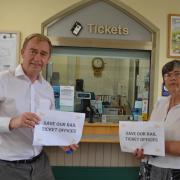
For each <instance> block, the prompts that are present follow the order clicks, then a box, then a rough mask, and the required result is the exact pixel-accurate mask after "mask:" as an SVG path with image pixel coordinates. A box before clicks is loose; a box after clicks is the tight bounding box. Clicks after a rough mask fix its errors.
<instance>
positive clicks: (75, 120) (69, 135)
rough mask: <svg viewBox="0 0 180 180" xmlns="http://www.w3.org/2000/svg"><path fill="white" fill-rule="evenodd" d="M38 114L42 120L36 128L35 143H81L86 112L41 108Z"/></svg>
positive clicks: (59, 144)
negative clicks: (44, 109)
mask: <svg viewBox="0 0 180 180" xmlns="http://www.w3.org/2000/svg"><path fill="white" fill-rule="evenodd" d="M38 115H39V116H40V117H41V119H42V120H41V123H40V124H39V125H36V126H35V128H34V139H33V145H44V146H68V145H71V144H78V143H79V141H80V139H81V136H82V131H83V126H84V120H85V114H84V113H74V112H61V111H55V110H52V111H50V110H49V111H43V110H39V111H38Z"/></svg>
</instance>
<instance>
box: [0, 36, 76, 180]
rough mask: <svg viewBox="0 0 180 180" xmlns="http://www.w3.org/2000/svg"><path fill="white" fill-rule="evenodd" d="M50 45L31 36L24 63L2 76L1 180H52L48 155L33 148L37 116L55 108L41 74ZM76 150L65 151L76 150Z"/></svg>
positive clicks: (48, 86) (48, 55) (46, 83)
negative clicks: (38, 111)
mask: <svg viewBox="0 0 180 180" xmlns="http://www.w3.org/2000/svg"><path fill="white" fill-rule="evenodd" d="M51 48H52V45H51V42H50V40H49V39H48V38H47V37H46V36H44V35H41V34H31V35H30V36H28V37H27V38H26V39H25V41H24V43H23V46H22V49H21V55H22V59H23V62H22V64H20V65H19V66H18V67H17V68H16V69H15V70H9V71H5V72H1V73H0V179H2V180H3V179H4V180H12V179H16V180H26V179H27V180H30V179H33V180H53V179H54V178H53V175H52V172H51V168H50V165H49V162H48V158H47V156H46V154H45V153H44V152H43V150H42V147H41V146H33V145H32V142H33V128H34V127H35V125H37V124H39V122H40V120H41V119H40V118H39V117H38V115H36V114H35V112H36V110H37V109H38V108H39V107H40V106H41V105H42V104H43V107H44V106H46V108H47V109H53V108H54V95H53V90H52V88H51V86H50V84H49V83H48V82H47V81H45V80H44V79H43V77H42V75H41V74H40V73H41V71H42V68H43V67H44V66H45V65H46V64H47V63H48V61H49V59H50V56H51ZM76 148H77V146H76V145H72V146H69V147H64V148H63V149H64V150H69V149H73V150H76Z"/></svg>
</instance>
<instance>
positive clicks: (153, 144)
mask: <svg viewBox="0 0 180 180" xmlns="http://www.w3.org/2000/svg"><path fill="white" fill-rule="evenodd" d="M119 139H120V146H121V151H124V152H134V151H135V150H136V149H137V148H139V149H140V148H143V149H144V154H148V155H157V156H165V142H164V141H165V138H164V124H163V123H157V122H130V121H123V122H122V121H121V122H119Z"/></svg>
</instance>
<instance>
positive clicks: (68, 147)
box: [61, 144, 79, 152]
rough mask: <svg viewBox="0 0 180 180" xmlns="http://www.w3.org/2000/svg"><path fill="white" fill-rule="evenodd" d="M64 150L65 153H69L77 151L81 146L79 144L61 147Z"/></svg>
mask: <svg viewBox="0 0 180 180" xmlns="http://www.w3.org/2000/svg"><path fill="white" fill-rule="evenodd" d="M61 148H62V149H63V151H65V152H67V151H76V150H77V149H78V148H79V146H78V144H71V145H70V146H62V147H61Z"/></svg>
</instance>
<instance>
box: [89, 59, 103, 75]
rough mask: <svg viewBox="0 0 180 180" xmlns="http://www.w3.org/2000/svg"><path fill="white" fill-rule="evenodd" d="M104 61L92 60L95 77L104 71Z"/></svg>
mask: <svg viewBox="0 0 180 180" xmlns="http://www.w3.org/2000/svg"><path fill="white" fill-rule="evenodd" d="M104 66H105V63H104V60H103V58H101V57H95V58H93V60H92V68H93V70H94V75H95V76H100V75H101V73H102V71H103V70H104Z"/></svg>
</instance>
